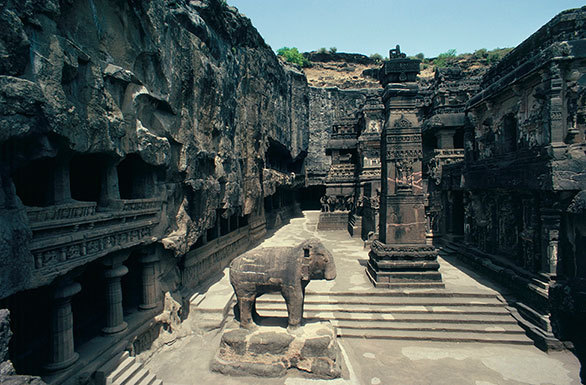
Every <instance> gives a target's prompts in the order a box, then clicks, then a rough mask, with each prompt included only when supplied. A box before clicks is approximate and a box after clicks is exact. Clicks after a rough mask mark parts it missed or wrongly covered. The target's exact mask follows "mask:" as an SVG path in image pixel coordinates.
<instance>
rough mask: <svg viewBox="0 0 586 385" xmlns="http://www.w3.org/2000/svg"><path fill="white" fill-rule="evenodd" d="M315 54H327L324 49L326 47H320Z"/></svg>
mask: <svg viewBox="0 0 586 385" xmlns="http://www.w3.org/2000/svg"><path fill="white" fill-rule="evenodd" d="M317 53H328V50H327V49H326V47H321V48H320V49H318V50H317Z"/></svg>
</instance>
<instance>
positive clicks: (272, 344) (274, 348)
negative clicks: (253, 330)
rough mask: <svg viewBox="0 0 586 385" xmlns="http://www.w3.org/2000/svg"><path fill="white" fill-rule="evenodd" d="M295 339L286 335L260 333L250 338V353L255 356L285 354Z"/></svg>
mask: <svg viewBox="0 0 586 385" xmlns="http://www.w3.org/2000/svg"><path fill="white" fill-rule="evenodd" d="M294 339H295V338H294V337H293V336H291V335H288V334H284V333H275V332H269V333H258V334H255V335H253V336H252V337H250V341H249V342H248V351H249V352H250V353H253V354H265V353H268V354H284V353H285V352H286V351H287V349H288V348H289V345H290V344H291V341H293V340H294Z"/></svg>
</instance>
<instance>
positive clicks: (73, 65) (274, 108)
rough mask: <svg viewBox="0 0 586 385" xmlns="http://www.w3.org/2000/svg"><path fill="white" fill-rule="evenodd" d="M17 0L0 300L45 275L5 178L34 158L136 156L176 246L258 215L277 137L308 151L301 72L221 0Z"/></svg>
mask: <svg viewBox="0 0 586 385" xmlns="http://www.w3.org/2000/svg"><path fill="white" fill-rule="evenodd" d="M23 4H24V3H22V2H18V1H12V0H9V1H7V2H4V3H3V6H2V11H1V12H0V26H2V27H3V30H4V31H6V33H4V34H2V36H1V37H0V45H1V46H2V55H3V56H2V60H1V62H2V63H1V64H0V146H1V150H0V152H1V153H2V159H0V170H1V171H0V178H1V180H2V189H1V190H2V193H0V227H1V228H2V229H3V231H2V232H1V233H2V236H1V238H2V240H0V250H2V253H0V255H1V257H0V266H1V267H2V269H0V271H1V273H0V276H1V278H0V282H1V284H0V298H3V297H6V296H8V295H10V294H12V293H14V292H16V291H18V290H22V289H23V288H31V287H34V286H36V285H37V282H35V281H34V280H31V277H30V274H29V272H30V271H31V270H34V266H32V264H33V260H34V258H31V256H30V254H29V253H28V251H27V247H26V246H25V245H22V246H21V244H22V243H23V242H22V241H21V239H25V240H26V237H27V236H28V235H30V234H27V231H28V227H29V226H27V224H26V219H24V221H21V219H20V217H19V215H20V214H19V212H21V211H22V210H23V207H22V204H21V203H22V202H19V200H18V196H17V193H19V192H17V191H15V189H14V186H13V181H12V180H11V176H12V175H14V174H15V173H17V172H18V170H20V169H21V168H22V167H26V166H27V165H28V164H29V163H30V162H31V161H34V160H36V159H40V158H48V159H49V160H52V159H55V158H56V157H62V156H65V154H69V155H71V154H73V155H75V156H78V157H79V156H82V157H83V156H86V155H87V156H89V154H93V155H92V156H94V155H95V156H98V157H102V158H103V159H108V162H111V163H112V164H118V163H119V162H120V161H121V160H123V159H124V158H125V157H128V156H129V155H131V154H132V155H134V156H137V157H138V158H139V159H140V161H142V162H144V163H145V164H146V165H147V166H148V167H153V168H154V169H156V170H158V171H157V173H158V177H157V178H155V186H154V188H153V191H154V192H155V194H156V195H157V196H160V197H161V198H162V199H164V200H165V202H166V203H165V207H164V209H162V210H161V219H160V222H159V225H158V226H156V228H153V229H152V233H151V234H150V239H151V240H150V241H149V242H153V241H159V242H161V243H162V244H163V245H164V247H165V248H167V249H168V250H170V251H171V252H172V254H175V255H182V254H185V253H186V252H188V251H189V250H190V248H192V246H193V245H194V244H195V243H196V242H197V240H198V238H200V237H201V236H202V235H204V234H205V232H206V231H207V230H208V229H210V228H212V227H214V226H215V222H216V220H219V219H217V218H218V217H219V215H223V216H225V217H229V216H232V215H234V214H238V215H239V216H242V217H243V216H245V215H249V214H252V215H253V216H254V215H260V214H259V213H261V212H262V207H260V206H262V198H263V196H264V192H263V188H264V186H263V185H262V180H263V178H262V173H263V164H264V163H266V162H265V161H266V159H265V157H266V151H267V148H268V147H269V138H270V139H271V140H273V141H276V142H278V143H280V144H282V145H283V146H284V148H286V149H287V150H288V151H289V152H290V155H291V157H292V160H293V159H298V157H303V156H305V153H306V152H307V148H308V142H309V131H308V129H307V128H308V117H309V109H308V108H309V107H308V106H309V100H308V96H307V95H308V87H307V82H306V80H305V76H304V74H303V73H302V72H300V71H299V70H297V69H294V68H291V67H289V66H285V65H283V64H281V63H280V62H279V60H278V59H277V57H276V56H275V54H274V52H273V51H272V50H271V49H270V47H268V46H267V45H266V44H265V42H264V41H263V39H262V37H261V36H260V35H259V34H258V32H257V31H256V29H255V28H254V27H253V26H252V25H251V23H250V20H248V19H247V18H245V17H243V16H242V15H240V14H239V13H238V12H237V10H236V9H235V8H232V7H229V6H227V5H226V4H225V3H224V2H222V1H219V0H206V1H197V2H171V3H168V2H166V1H163V0H157V1H152V2H146V3H145V2H139V3H133V4H126V3H116V2H114V3H113V2H109V1H104V0H94V1H92V2H73V3H71V4H67V6H66V7H61V6H60V4H59V2H58V1H50V2H26V5H23ZM33 35H34V39H33V38H32V36H33ZM25 69H26V71H25ZM69 155H67V156H69ZM74 182H75V181H74ZM281 182H283V183H286V181H281V180H277V181H275V182H274V184H273V186H272V188H273V189H276V188H277V187H278V186H280V183H281ZM31 183H32V182H31ZM21 198H22V197H21ZM8 204H10V206H9V207H8ZM5 207H6V208H10V210H4V208H5ZM13 208H17V209H18V210H16V211H12V209H13ZM21 247H22V248H21ZM4 258H6V261H19V263H16V264H14V265H17V266H15V267H10V266H8V263H6V265H7V268H4V265H5V263H4V262H5V261H4ZM58 273H59V272H58ZM14 283H17V284H14Z"/></svg>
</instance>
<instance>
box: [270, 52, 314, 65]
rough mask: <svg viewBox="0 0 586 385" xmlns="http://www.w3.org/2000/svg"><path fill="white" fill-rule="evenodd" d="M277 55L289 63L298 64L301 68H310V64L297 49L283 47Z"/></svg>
mask: <svg viewBox="0 0 586 385" xmlns="http://www.w3.org/2000/svg"><path fill="white" fill-rule="evenodd" d="M277 55H279V56H281V57H282V58H283V59H285V61H287V62H288V63H293V64H297V65H298V66H300V67H309V66H310V64H311V63H310V62H309V60H307V58H306V57H305V56H303V54H302V53H301V52H299V50H298V49H297V48H296V47H292V48H289V47H282V48H279V49H278V50H277Z"/></svg>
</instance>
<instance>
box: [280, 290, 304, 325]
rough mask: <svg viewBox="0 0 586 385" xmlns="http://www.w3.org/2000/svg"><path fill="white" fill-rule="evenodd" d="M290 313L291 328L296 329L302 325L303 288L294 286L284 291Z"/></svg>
mask: <svg viewBox="0 0 586 385" xmlns="http://www.w3.org/2000/svg"><path fill="white" fill-rule="evenodd" d="M282 294H283V297H284V298H285V302H286V303H287V313H289V328H291V329H296V328H297V327H299V326H300V325H301V320H302V318H303V289H302V288H301V286H300V287H292V288H288V289H284V290H283V291H282Z"/></svg>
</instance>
